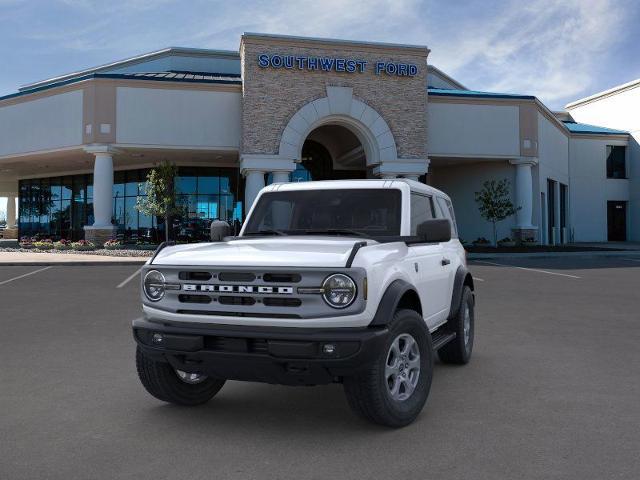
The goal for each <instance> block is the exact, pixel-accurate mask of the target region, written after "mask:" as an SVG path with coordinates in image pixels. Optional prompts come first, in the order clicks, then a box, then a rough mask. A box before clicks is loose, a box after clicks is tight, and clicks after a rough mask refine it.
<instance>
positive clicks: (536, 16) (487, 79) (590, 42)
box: [432, 0, 625, 107]
mask: <svg viewBox="0 0 640 480" xmlns="http://www.w3.org/2000/svg"><path fill="white" fill-rule="evenodd" d="M624 22H625V8H624V6H623V5H622V4H621V2H615V1H613V0H591V1H588V2H585V1H583V0H565V1H563V2H556V1H553V0H538V1H530V2H528V3H527V4H526V5H525V4H523V3H522V2H517V1H516V2H511V3H510V4H508V5H507V6H506V7H505V9H504V10H503V11H502V12H501V13H500V15H499V16H497V17H496V18H495V19H493V20H489V19H487V20H485V19H482V20H479V21H476V22H474V21H471V20H467V22H465V23H466V25H464V28H463V29H461V31H460V34H459V35H460V37H462V38H459V39H458V40H456V38H455V37H454V38H453V41H451V40H452V38H451V37H449V38H447V39H446V41H444V39H442V41H438V39H434V40H436V41H435V42H434V43H432V46H433V50H434V55H433V60H434V61H435V62H437V63H438V64H439V66H441V68H443V69H445V70H449V71H450V72H451V73H453V74H454V75H455V74H457V75H458V76H461V77H462V78H461V80H462V81H463V83H466V84H468V86H470V87H471V88H478V89H486V90H492V91H498V92H500V91H506V92H518V93H525V94H535V95H537V96H539V97H540V98H541V99H542V100H543V101H545V102H549V103H550V104H554V106H556V107H557V106H559V105H561V104H562V102H561V101H564V100H567V99H569V98H577V97H578V96H580V95H581V94H583V93H585V92H586V91H588V89H589V88H590V87H591V86H592V85H593V84H594V80H595V79H594V71H595V67H596V65H597V62H598V61H599V60H598V56H600V55H603V54H606V52H607V50H609V49H612V48H613V47H614V46H615V44H616V42H617V41H618V40H619V39H620V38H621V31H622V30H623V24H624ZM605 56H606V55H605Z"/></svg>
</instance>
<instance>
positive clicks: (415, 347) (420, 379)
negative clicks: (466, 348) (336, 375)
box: [344, 310, 433, 427]
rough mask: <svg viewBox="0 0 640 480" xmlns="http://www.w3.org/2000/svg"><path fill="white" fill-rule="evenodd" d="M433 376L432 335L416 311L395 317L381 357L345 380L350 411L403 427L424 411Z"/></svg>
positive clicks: (377, 421) (401, 313) (386, 423)
mask: <svg viewBox="0 0 640 480" xmlns="http://www.w3.org/2000/svg"><path fill="white" fill-rule="evenodd" d="M432 377H433V350H432V346H431V335H430V334H429V330H428V329H427V327H426V325H425V322H424V320H423V319H422V317H421V316H420V315H419V314H418V313H417V312H415V311H413V310H399V311H398V312H396V314H395V315H394V318H393V321H392V323H391V329H390V331H389V337H388V340H387V342H385V345H384V347H383V348H382V349H381V351H380V353H379V354H378V356H377V357H376V358H375V359H374V360H373V361H372V362H371V364H370V365H368V366H367V367H366V369H365V370H364V371H363V372H362V373H361V374H359V375H357V376H354V377H347V378H345V379H344V389H345V393H346V395H347V400H348V401H349V405H350V406H351V408H352V409H353V410H354V411H355V412H356V413H358V414H360V415H362V416H364V417H365V418H366V419H368V420H370V421H372V422H374V423H378V424H381V425H385V426H388V427H403V426H405V425H408V424H410V423H411V422H413V421H414V420H415V419H416V417H417V416H418V414H419V413H420V412H421V411H422V408H423V407H424V404H425V402H426V401H427V397H428V396H429V390H430V388H431V379H432Z"/></svg>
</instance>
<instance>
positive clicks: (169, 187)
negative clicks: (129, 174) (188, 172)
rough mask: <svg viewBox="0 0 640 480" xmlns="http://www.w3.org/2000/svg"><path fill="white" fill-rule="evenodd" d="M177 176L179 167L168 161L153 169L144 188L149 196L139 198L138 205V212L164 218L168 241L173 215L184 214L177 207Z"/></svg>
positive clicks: (167, 239)
mask: <svg viewBox="0 0 640 480" xmlns="http://www.w3.org/2000/svg"><path fill="white" fill-rule="evenodd" d="M177 175H178V167H176V166H175V165H174V164H172V163H170V162H168V161H166V160H165V161H163V162H161V163H160V164H159V165H158V166H157V167H155V168H153V169H151V171H150V172H149V174H148V175H147V184H146V186H144V188H145V190H146V194H147V195H146V197H138V200H137V204H136V210H138V211H139V212H141V213H143V214H145V215H149V216H156V217H163V218H164V237H165V240H166V241H169V219H170V218H171V217H172V216H173V215H179V214H181V213H182V209H181V208H180V207H179V206H178V205H177V197H176V190H175V183H174V178H175V177H176V176H177ZM142 186H143V185H141V187H142Z"/></svg>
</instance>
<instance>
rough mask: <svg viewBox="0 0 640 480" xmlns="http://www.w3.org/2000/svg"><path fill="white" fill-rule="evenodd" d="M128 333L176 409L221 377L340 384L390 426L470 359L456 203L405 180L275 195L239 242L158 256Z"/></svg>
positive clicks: (469, 294) (143, 371)
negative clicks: (439, 374)
mask: <svg viewBox="0 0 640 480" xmlns="http://www.w3.org/2000/svg"><path fill="white" fill-rule="evenodd" d="M141 287H142V294H141V296H142V306H143V312H144V316H143V317H142V318H139V319H136V320H134V322H133V334H134V338H135V340H136V342H137V352H136V363H137V370H138V375H139V377H140V380H141V382H142V384H143V385H144V387H145V388H146V389H147V390H148V392H149V393H150V394H151V395H153V396H154V397H156V398H158V399H160V400H163V401H165V402H170V403H174V404H179V405H198V404H202V403H204V402H207V401H208V400H210V399H211V398H212V397H213V396H214V395H215V394H216V393H218V391H220V389H221V388H222V386H223V385H224V383H225V381H226V380H243V381H259V382H268V383H276V384H284V385H318V384H327V383H333V382H335V383H342V384H343V385H344V390H345V393H346V396H347V399H348V402H349V404H350V406H351V407H352V408H353V410H355V411H356V412H357V413H359V414H361V415H362V416H364V417H365V418H367V419H368V420H370V421H373V422H376V423H379V424H382V425H387V426H391V427H400V426H404V425H407V424H409V423H411V422H412V421H413V420H414V419H415V418H416V417H417V416H418V414H419V413H420V411H421V410H422V408H423V406H424V404H425V402H426V400H427V396H428V394H429V390H430V387H431V380H432V375H433V364H434V353H437V355H438V357H439V359H440V361H442V362H445V363H453V364H465V363H467V362H468V361H469V358H470V356H471V351H472V348H473V335H474V301H475V297H474V285H473V278H472V276H471V275H470V273H469V271H468V270H467V265H466V258H465V251H464V249H463V247H462V245H461V244H460V242H459V241H458V239H457V232H456V222H455V216H454V211H453V207H452V205H451V200H450V199H449V197H448V196H447V195H446V194H444V193H443V192H441V191H439V190H436V189H434V188H431V187H429V186H427V185H424V184H422V183H418V182H415V181H412V180H406V179H393V180H340V181H321V182H304V183H286V184H272V185H269V186H267V187H266V188H264V189H263V190H262V191H261V192H260V193H259V195H258V197H257V198H256V201H255V202H254V204H253V206H252V208H251V210H250V212H249V214H248V216H247V219H246V221H245V223H244V225H243V227H242V229H241V231H240V233H239V235H238V236H236V237H227V238H225V239H224V240H223V241H221V242H213V243H198V244H187V245H175V246H167V245H161V246H160V247H159V248H158V251H157V252H156V253H155V256H154V257H153V258H152V259H150V260H149V261H148V262H147V264H146V265H145V266H144V267H143V269H142V278H141Z"/></svg>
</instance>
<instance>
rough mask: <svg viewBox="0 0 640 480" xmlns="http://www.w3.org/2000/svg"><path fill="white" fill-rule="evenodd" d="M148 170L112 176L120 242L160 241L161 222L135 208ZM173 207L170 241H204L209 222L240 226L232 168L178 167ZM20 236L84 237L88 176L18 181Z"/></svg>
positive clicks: (89, 207)
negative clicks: (176, 209)
mask: <svg viewBox="0 0 640 480" xmlns="http://www.w3.org/2000/svg"><path fill="white" fill-rule="evenodd" d="M148 171H149V170H148V169H144V170H126V171H117V172H115V173H114V182H113V224H114V225H115V226H116V228H117V238H118V239H120V240H124V241H125V242H132V243H135V242H150V243H156V242H158V241H160V240H162V239H163V236H164V223H163V222H164V220H163V219H161V218H155V217H149V216H147V215H144V214H142V213H140V212H138V210H137V209H136V208H135V206H136V203H137V201H138V197H141V196H144V195H145V180H146V176H147V173H148ZM175 182H176V185H175V186H176V189H177V191H178V205H179V206H180V207H181V208H182V209H183V211H184V213H183V214H182V215H180V216H178V217H176V218H173V219H172V222H171V229H170V230H171V232H172V233H171V235H172V238H173V239H175V240H182V241H198V240H205V239H207V238H208V229H209V225H210V223H211V221H212V220H215V219H220V220H225V221H227V222H229V223H230V224H231V225H232V226H234V227H236V229H237V228H238V227H239V225H240V222H241V221H242V201H240V199H241V198H242V192H241V191H240V190H241V188H242V185H241V182H240V179H239V173H238V170H237V169H235V168H208V167H207V168H201V167H197V168H196V167H180V168H179V169H178V176H177V177H176V179H175ZM19 213H20V218H19V229H20V236H30V237H32V236H38V237H42V238H51V239H53V240H57V239H61V238H64V239H72V240H77V239H81V238H83V237H84V231H83V227H84V226H85V225H91V224H93V175H72V176H66V177H52V178H38V179H30V180H21V181H20V210H19Z"/></svg>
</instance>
